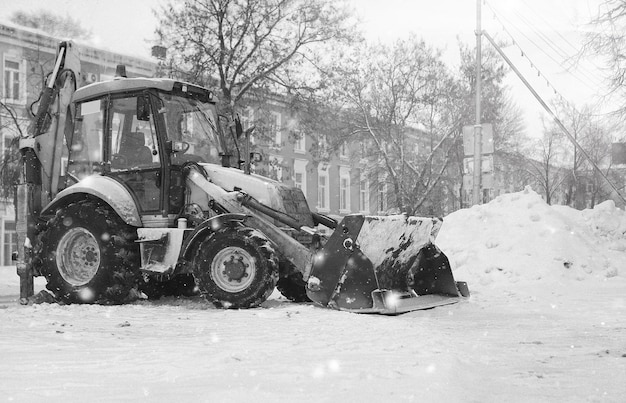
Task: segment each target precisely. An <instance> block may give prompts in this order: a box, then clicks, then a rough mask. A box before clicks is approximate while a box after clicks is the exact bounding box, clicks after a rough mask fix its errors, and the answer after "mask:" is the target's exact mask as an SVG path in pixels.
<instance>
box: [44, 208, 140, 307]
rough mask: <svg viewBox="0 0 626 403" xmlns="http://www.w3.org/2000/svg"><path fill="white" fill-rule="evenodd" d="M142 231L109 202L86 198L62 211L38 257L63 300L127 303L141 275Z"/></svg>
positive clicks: (48, 227)
mask: <svg viewBox="0 0 626 403" xmlns="http://www.w3.org/2000/svg"><path fill="white" fill-rule="evenodd" d="M136 239H137V232H136V230H135V229H134V227H132V226H130V225H128V224H126V223H125V222H124V221H122V219H121V218H120V217H119V216H118V215H117V214H116V213H115V212H114V211H113V210H112V209H111V208H110V207H109V206H108V205H106V204H104V203H102V202H99V201H93V200H81V201H78V202H75V203H71V204H69V205H67V206H65V207H63V208H60V209H59V210H57V212H56V214H55V216H54V217H53V218H51V219H50V220H49V221H48V222H47V224H46V225H45V228H44V230H43V231H42V232H40V234H39V236H38V237H37V243H36V245H35V256H36V257H38V259H37V260H38V262H39V266H40V267H39V270H40V272H41V274H42V275H44V276H45V277H46V278H47V280H48V284H47V286H46V287H47V288H48V289H49V290H50V291H52V292H53V293H54V294H55V296H56V298H57V299H58V300H61V301H64V302H69V303H72V302H77V303H94V302H95V303H124V302H126V301H128V300H129V299H130V294H129V293H130V290H131V289H132V288H134V287H135V286H136V281H137V279H138V277H139V246H138V245H137V244H136V243H135V242H134V241H135V240H136Z"/></svg>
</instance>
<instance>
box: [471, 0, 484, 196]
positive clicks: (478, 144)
mask: <svg viewBox="0 0 626 403" xmlns="http://www.w3.org/2000/svg"><path fill="white" fill-rule="evenodd" d="M481 1H482V0H476V124H475V125H474V176H473V179H474V187H473V192H472V194H473V203H472V204H480V199H481V197H480V196H481V165H482V164H481V162H482V126H481V122H480V121H481V116H480V98H481V86H482V78H481V63H482V60H481V59H482V57H481V53H482V52H481V50H482V49H481V39H482V28H481V24H480V22H481V21H480V19H481V10H480V2H481Z"/></svg>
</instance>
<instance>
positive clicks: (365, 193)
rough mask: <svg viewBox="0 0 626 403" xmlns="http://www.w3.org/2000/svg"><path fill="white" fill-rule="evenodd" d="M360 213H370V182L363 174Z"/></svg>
mask: <svg viewBox="0 0 626 403" xmlns="http://www.w3.org/2000/svg"><path fill="white" fill-rule="evenodd" d="M359 211H361V212H364V213H367V212H369V211H370V182H369V180H368V179H367V177H366V176H365V175H364V174H363V173H361V180H360V181H359Z"/></svg>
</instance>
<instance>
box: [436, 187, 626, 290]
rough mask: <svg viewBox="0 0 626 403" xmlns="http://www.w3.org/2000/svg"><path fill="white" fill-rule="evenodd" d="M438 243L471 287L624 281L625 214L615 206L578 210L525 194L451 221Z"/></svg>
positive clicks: (469, 211) (500, 199) (504, 197)
mask: <svg viewBox="0 0 626 403" xmlns="http://www.w3.org/2000/svg"><path fill="white" fill-rule="evenodd" d="M436 243H437V245H438V246H439V247H440V248H441V249H442V250H443V251H444V253H446V255H447V256H448V257H449V259H450V263H451V265H452V268H453V270H454V274H455V277H456V279H457V280H464V281H468V282H469V283H470V288H475V286H476V285H480V286H498V285H502V283H517V282H520V281H536V280H546V279H547V280H551V281H553V282H555V283H558V282H559V281H561V280H564V279H575V280H588V279H607V278H611V277H615V276H626V271H625V270H626V269H623V268H624V267H626V214H625V213H624V211H623V210H621V209H618V208H616V207H615V204H614V203H613V202H612V201H607V202H604V203H602V204H599V205H598V206H596V207H595V208H594V209H589V210H584V211H578V210H575V209H572V208H570V207H566V206H550V205H548V204H546V203H545V202H544V201H543V199H542V198H541V196H539V195H538V194H537V193H535V192H534V191H533V190H532V189H530V188H526V189H525V190H524V191H522V192H518V193H511V194H505V195H502V196H499V197H498V198H496V199H494V200H493V201H491V202H490V203H488V204H484V205H479V206H473V207H471V208H469V209H464V210H459V211H456V212H454V213H452V214H450V215H448V216H447V217H445V219H444V224H443V227H442V229H441V232H440V234H439V237H438V238H437V241H436ZM473 286H474V287H473Z"/></svg>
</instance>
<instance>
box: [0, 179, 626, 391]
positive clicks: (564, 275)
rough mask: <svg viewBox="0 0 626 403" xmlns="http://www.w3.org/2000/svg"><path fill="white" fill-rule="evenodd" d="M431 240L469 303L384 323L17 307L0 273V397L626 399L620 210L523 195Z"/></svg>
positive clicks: (257, 312)
mask: <svg viewBox="0 0 626 403" xmlns="http://www.w3.org/2000/svg"><path fill="white" fill-rule="evenodd" d="M437 244H438V245H439V246H440V247H441V249H442V250H443V251H444V252H445V253H446V254H447V255H448V257H449V258H450V261H451V264H452V267H453V269H454V274H455V277H456V279H457V280H465V281H467V282H468V283H469V287H470V290H471V292H472V296H471V298H470V299H468V300H466V301H463V302H461V303H459V304H455V305H448V306H444V307H439V308H435V309H432V310H425V311H416V312H411V313H408V314H405V315H401V316H396V317H385V316H370V315H358V314H351V313H345V312H337V311H332V310H327V309H322V308H318V307H316V306H312V305H307V304H294V303H291V302H288V301H286V300H284V299H283V298H282V297H281V296H280V294H278V293H275V294H274V295H273V296H272V297H271V298H270V300H268V301H267V302H265V303H264V304H263V306H262V308H258V309H250V310H241V311H225V310H220V309H215V308H213V307H212V306H211V305H210V304H208V303H205V302H203V301H202V300H201V299H199V298H195V299H173V298H169V299H164V300H161V301H157V302H145V301H143V302H138V303H135V304H131V305H125V306H91V305H71V306H59V305H56V304H41V305H32V306H20V305H18V304H17V302H16V300H17V294H18V283H19V279H18V277H17V276H16V275H15V269H14V268H5V269H0V401H18V402H33V401H46V402H57V401H63V402H65V401H81V402H82V401H115V402H117V401H150V402H153V401H158V402H161V401H162V402H174V401H177V402H184V401H206V402H238V401H246V402H249V401H259V402H296V401H297V402H330V401H332V402H369V401H372V402H373V401H389V402H405V401H407V402H411V401H413V402H588V401H589V402H624V401H626V214H625V213H624V211H622V210H619V209H616V208H615V207H614V206H613V205H612V204H611V203H610V202H606V203H604V204H601V205H600V206H598V207H596V208H595V209H593V210H586V211H582V212H579V211H575V210H572V209H569V208H567V207H562V206H548V205H546V204H545V203H544V202H543V201H542V200H541V198H540V197H539V196H538V195H537V194H536V193H534V192H533V191H531V190H526V191H524V192H520V193H515V194H508V195H504V196H501V197H499V198H498V199H496V200H494V201H493V202H491V203H489V204H486V205H483V206H475V207H472V208H470V209H466V210H461V211H458V212H456V213H453V214H451V215H450V216H448V217H446V218H445V219H444V226H443V228H442V231H441V233H440V235H439V238H438V242H437ZM36 285H37V289H38V290H39V289H42V288H43V287H44V285H43V283H42V282H41V281H40V279H37V283H36Z"/></svg>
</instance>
